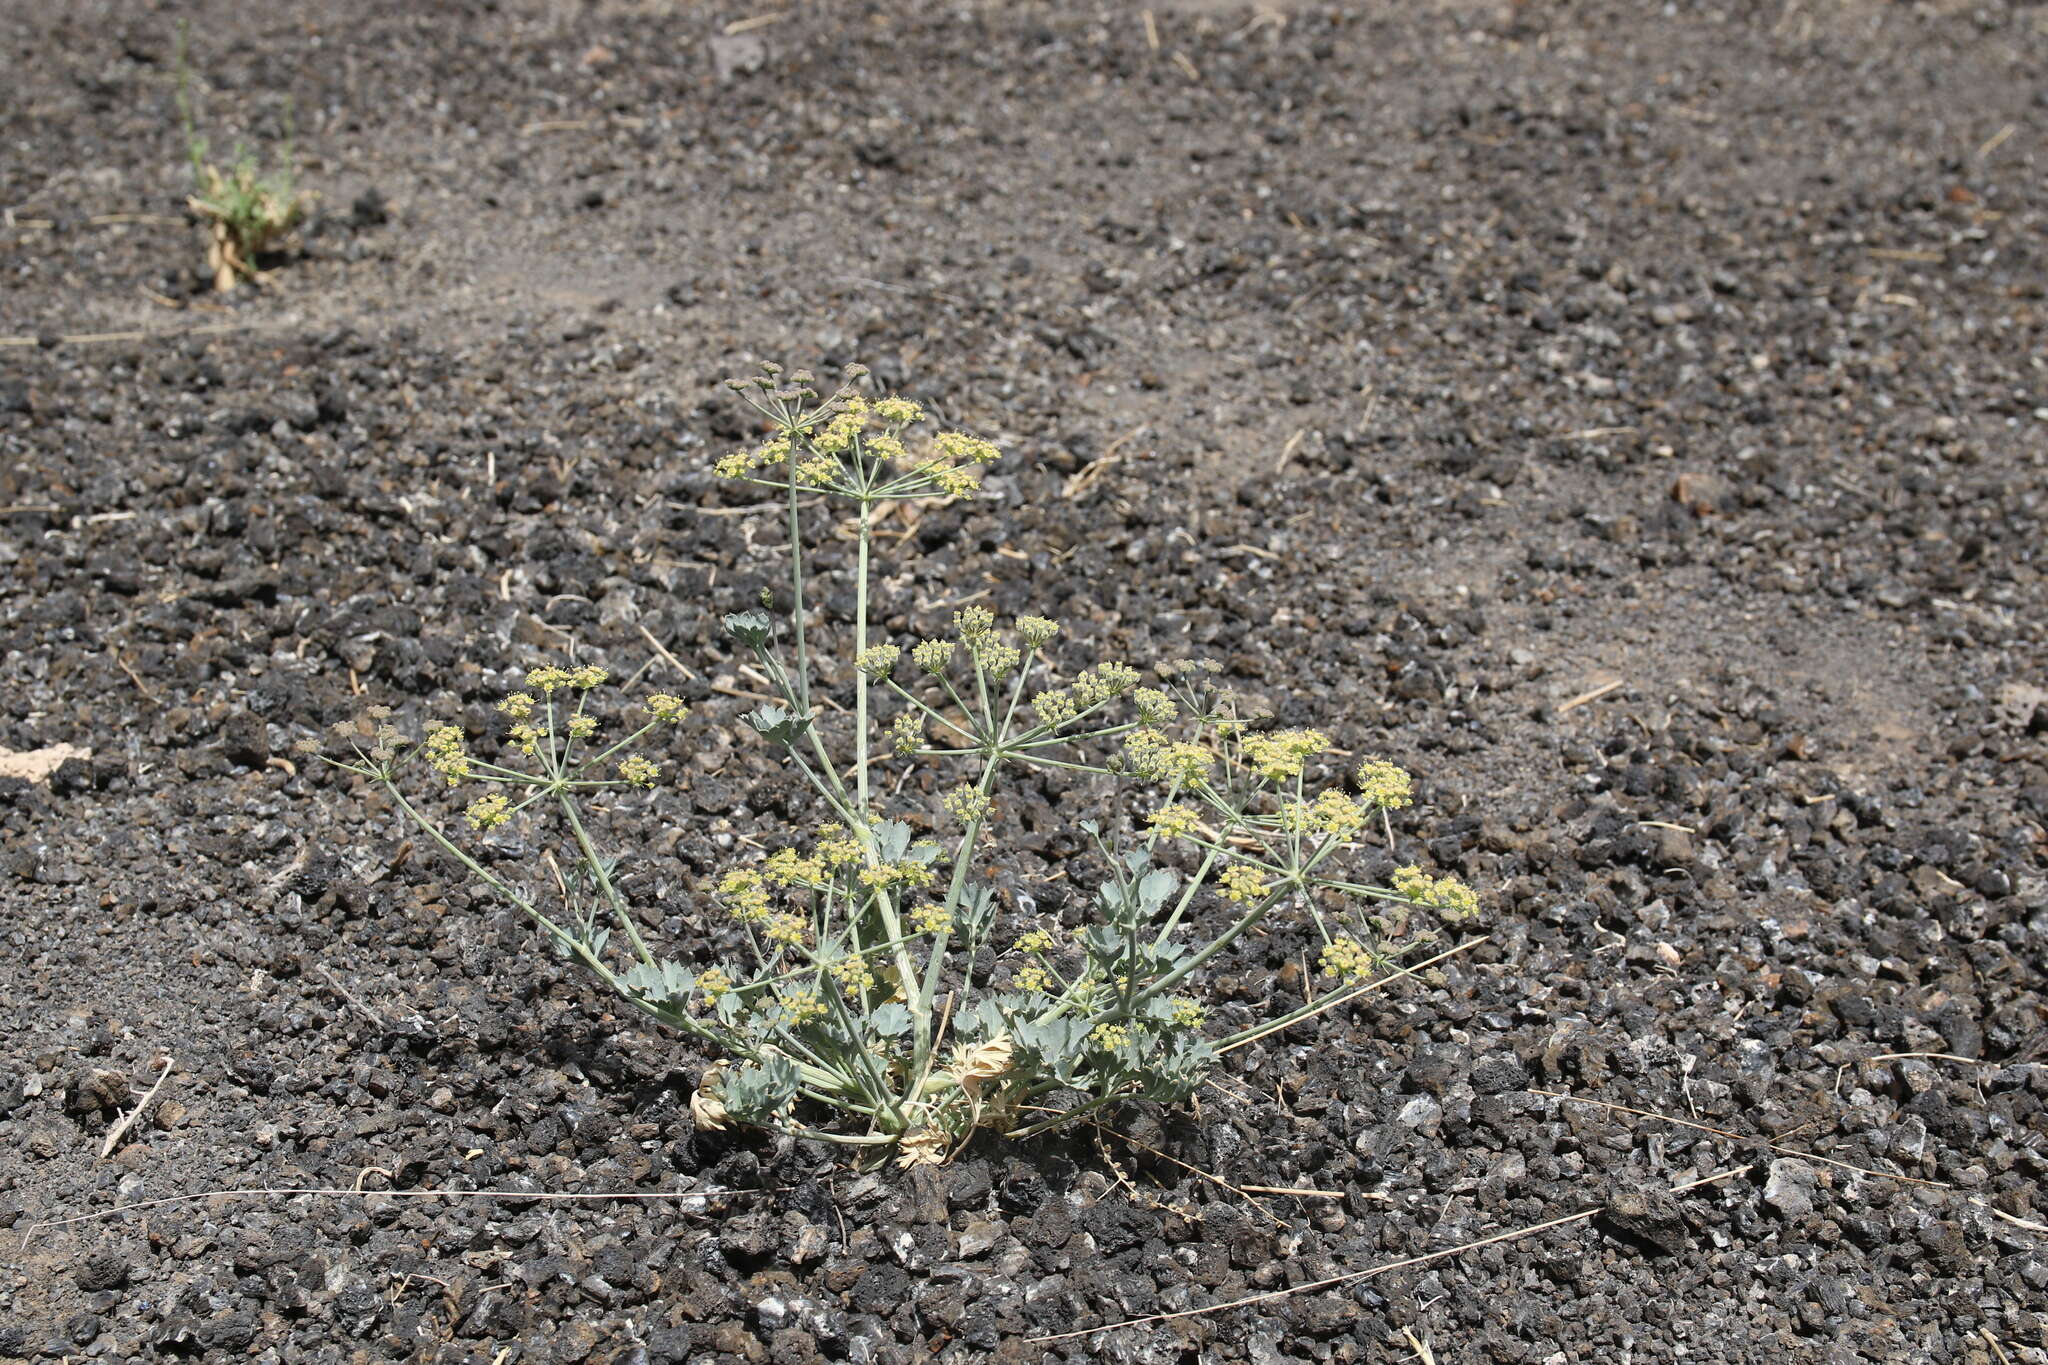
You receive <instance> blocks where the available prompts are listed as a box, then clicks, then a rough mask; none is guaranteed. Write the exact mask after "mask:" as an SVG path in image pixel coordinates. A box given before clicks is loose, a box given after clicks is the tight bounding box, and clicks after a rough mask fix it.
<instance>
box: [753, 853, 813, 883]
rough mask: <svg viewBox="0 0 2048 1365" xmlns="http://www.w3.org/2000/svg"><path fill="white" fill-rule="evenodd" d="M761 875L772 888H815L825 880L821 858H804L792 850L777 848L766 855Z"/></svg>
mask: <svg viewBox="0 0 2048 1365" xmlns="http://www.w3.org/2000/svg"><path fill="white" fill-rule="evenodd" d="M761 875H762V876H763V877H764V878H766V879H767V881H768V882H769V884H770V885H773V886H816V885H818V884H819V883H821V882H823V881H824V880H825V863H824V860H823V859H821V858H816V857H811V858H806V857H803V856H802V855H801V854H799V853H798V852H797V851H796V850H795V849H793V848H779V849H777V850H775V852H773V853H771V854H769V855H768V861H767V862H766V863H764V864H763V865H762V867H761Z"/></svg>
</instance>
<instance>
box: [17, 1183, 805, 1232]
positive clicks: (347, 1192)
mask: <svg viewBox="0 0 2048 1365" xmlns="http://www.w3.org/2000/svg"><path fill="white" fill-rule="evenodd" d="M382 1170H383V1168H382V1167H381V1166H369V1167H365V1168H364V1170H363V1173H362V1175H359V1176H357V1178H356V1185H355V1186H354V1187H353V1188H347V1189H336V1188H332V1187H328V1186H320V1187H306V1188H296V1187H294V1188H286V1187H265V1188H262V1189H254V1190H201V1191H199V1192H198V1193H196V1194H167V1195H164V1196H163V1197H162V1198H160V1199H144V1200H142V1201H141V1202H140V1203H135V1204H122V1205H120V1206H119V1207H117V1208H111V1209H101V1210H99V1211H98V1212H97V1213H81V1214H79V1215H77V1216H76V1217H72V1218H46V1219H44V1220H43V1221H42V1222H39V1223H31V1224H29V1225H28V1227H27V1229H26V1230H25V1232H24V1234H23V1240H22V1245H23V1246H27V1245H28V1244H29V1242H30V1241H32V1240H33V1239H34V1237H35V1235H36V1234H37V1233H38V1232H41V1231H43V1230H45V1229H47V1228H66V1227H72V1226H74V1225H76V1224H79V1223H97V1222H100V1221H102V1220H103V1219H107V1218H117V1217H119V1216H120V1215H121V1214H124V1213H138V1212H140V1211H142V1210H143V1209H155V1208H162V1207H163V1206H165V1205H167V1204H190V1203H193V1202H195V1201H197V1200H201V1199H290V1198H297V1197H298V1196H300V1195H317V1196H321V1197H324V1198H330V1199H538V1200H549V1201H559V1202H596V1201H599V1200H605V1199H624V1200H630V1199H705V1200H708V1199H712V1198H717V1197H725V1196H729V1195H742V1194H782V1193H785V1192H786V1190H787V1189H788V1188H790V1187H787V1186H779V1185H778V1186H769V1187H766V1188H763V1189H758V1190H746V1189H731V1190H720V1191H716V1192H712V1191H707V1190H624V1191H618V1192H614V1193H609V1194H581V1193H574V1192H565V1191H559V1190H366V1189H363V1188H362V1179H363V1176H366V1175H369V1174H371V1173H373V1172H378V1171H382ZM385 1173H386V1174H389V1173H388V1172H385Z"/></svg>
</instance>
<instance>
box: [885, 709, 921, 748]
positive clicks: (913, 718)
mask: <svg viewBox="0 0 2048 1365" xmlns="http://www.w3.org/2000/svg"><path fill="white" fill-rule="evenodd" d="M923 743H924V722H923V721H922V720H920V719H918V716H917V713H916V712H915V711H905V712H904V713H903V714H902V715H900V716H898V717H896V719H895V720H894V721H892V722H891V723H890V725H889V747H890V749H892V750H894V751H895V753H896V755H897V757H899V758H908V757H909V756H910V755H912V754H914V753H916V752H917V750H918V746H919V745H921V744H923Z"/></svg>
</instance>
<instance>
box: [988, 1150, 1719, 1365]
mask: <svg viewBox="0 0 2048 1365" xmlns="http://www.w3.org/2000/svg"><path fill="white" fill-rule="evenodd" d="M1755 1169H1756V1167H1755V1165H1754V1164H1752V1165H1748V1166H1737V1167H1736V1168H1735V1169H1734V1170H1732V1171H1717V1172H1716V1173H1714V1174H1713V1175H1709V1176H1703V1177H1701V1178H1700V1179H1698V1180H1688V1181H1686V1182H1685V1183H1684V1184H1682V1185H1673V1186H1672V1187H1671V1193H1672V1194H1683V1193H1685V1192H1686V1191H1687V1190H1696V1189H1698V1188H1700V1187H1701V1186H1702V1185H1711V1184H1714V1183H1715V1182H1717V1181H1722V1180H1733V1179H1734V1178H1735V1177H1737V1176H1740V1175H1747V1174H1748V1173H1749V1172H1751V1171H1753V1170H1755ZM1605 1207H1606V1206H1605V1205H1604V1204H1603V1205H1596V1206H1595V1207H1593V1208H1590V1209H1581V1210H1580V1211H1579V1212H1577V1213H1567V1214H1565V1215H1563V1216H1562V1217H1558V1218H1551V1219H1548V1220H1546V1221H1544V1222H1541V1223H1532V1224H1530V1225H1529V1226H1528V1227H1525V1228H1516V1229H1514V1230H1513V1231H1510V1232H1497V1233H1495V1234H1494V1235H1493V1236H1491V1237H1481V1238H1480V1239H1479V1240H1478V1241H1476V1242H1466V1243H1464V1244H1462V1245H1460V1246H1454V1247H1445V1248H1444V1249H1443V1250H1442V1251H1429V1252H1424V1253H1423V1254H1422V1255H1420V1256H1409V1257H1406V1258H1405V1259H1402V1260H1399V1261H1388V1262H1386V1263H1385V1264H1384V1265H1375V1266H1367V1267H1366V1268H1365V1269H1364V1270H1352V1271H1347V1272H1346V1273H1344V1274H1342V1275H1332V1276H1329V1277H1328V1278H1326V1279H1321V1280H1311V1281H1309V1282H1308V1283H1306V1284H1297V1285H1293V1286H1291V1287H1289V1288H1287V1289H1273V1290H1268V1291H1267V1292H1266V1293H1263V1294H1249V1295H1247V1296H1245V1297H1244V1298H1241V1299H1232V1300H1230V1301H1229V1302H1228V1303H1212V1304H1210V1305H1209V1306H1208V1307H1206V1308H1184V1309H1182V1310H1180V1311H1179V1312H1177V1313H1152V1314H1149V1315H1147V1316H1145V1317H1142V1318H1126V1319H1125V1320H1124V1321H1122V1322H1112V1323H1108V1324H1105V1325H1104V1326H1101V1327H1084V1328H1081V1329H1079V1330H1077V1331H1073V1332H1059V1333H1056V1334H1054V1335H1052V1336H1044V1337H1029V1338H1026V1340H1027V1341H1028V1342H1029V1343H1030V1344H1031V1345H1033V1346H1043V1345H1045V1344H1047V1343H1049V1342H1054V1341H1072V1340H1073V1339H1074V1338H1076V1337H1086V1336H1093V1335H1094V1334H1095V1333H1097V1332H1114V1331H1116V1330H1117V1329H1118V1328H1120V1327H1143V1326H1145V1325H1147V1324H1149V1323H1154V1322H1173V1321H1176V1320H1178V1319H1180V1318H1194V1317H1201V1316H1203V1315H1204V1314H1207V1313H1223V1312H1227V1311H1229V1310H1230V1309H1233V1308H1249V1307H1252V1306H1253V1305H1255V1304H1261V1303H1271V1302H1272V1301H1273V1300H1275V1299H1284V1298H1286V1297H1287V1296H1288V1295H1289V1294H1308V1293H1313V1292H1314V1291H1316V1290H1318V1289H1329V1288H1331V1287H1333V1286H1335V1285H1340V1284H1351V1283H1353V1282H1354V1281H1357V1280H1365V1279H1371V1278H1372V1277H1373V1276H1375V1275H1385V1274H1387V1273H1388V1272H1389V1271H1394V1270H1406V1269H1407V1268H1408V1267H1410V1266H1417V1265H1427V1264H1429V1263H1430V1262H1431V1261H1441V1260H1444V1259H1446V1258H1448V1257H1451V1256H1459V1255H1463V1254H1464V1253H1465V1252H1468V1251H1477V1250H1479V1249H1480V1248H1481V1247H1490V1246H1493V1245H1495V1244H1497V1243H1500V1242H1512V1241H1516V1240H1518V1239H1520V1238H1523V1237H1529V1236H1533V1235H1535V1234H1536V1233H1539V1232H1548V1231H1549V1230H1550V1229H1552V1228H1561V1227H1564V1226H1566V1225H1567V1224H1570V1223H1583V1222H1585V1221H1586V1220H1587V1219H1589V1218H1595V1217H1598V1216H1599V1214H1600V1212H1601V1211H1602V1210H1603V1209H1604V1208H1605Z"/></svg>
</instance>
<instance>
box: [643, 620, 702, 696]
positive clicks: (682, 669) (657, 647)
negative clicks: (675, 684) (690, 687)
mask: <svg viewBox="0 0 2048 1365" xmlns="http://www.w3.org/2000/svg"><path fill="white" fill-rule="evenodd" d="M638 629H639V631H640V633H641V634H642V635H644V636H646V637H647V643H648V644H650V645H652V646H653V647H654V652H655V653H656V654H659V655H660V656H661V657H662V658H663V660H665V661H666V662H667V664H668V666H669V667H670V668H673V669H674V670H675V671H676V672H678V673H680V674H682V675H683V676H684V677H685V678H688V679H689V680H690V681H692V682H695V681H696V680H697V674H696V673H695V672H694V671H693V670H692V669H691V668H690V666H689V665H688V664H685V663H684V662H683V661H682V660H681V659H678V658H677V657H676V656H675V655H673V654H671V653H669V652H668V646H667V645H665V644H663V643H662V642H661V641H659V640H657V639H655V638H654V632H653V631H651V630H649V629H648V628H647V627H645V626H640V627H638Z"/></svg>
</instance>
